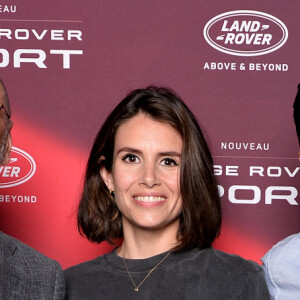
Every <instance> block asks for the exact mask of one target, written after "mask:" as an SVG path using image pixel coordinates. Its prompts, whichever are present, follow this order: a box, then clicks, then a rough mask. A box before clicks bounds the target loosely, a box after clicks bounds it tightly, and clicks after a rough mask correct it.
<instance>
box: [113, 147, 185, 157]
mask: <svg viewBox="0 0 300 300" xmlns="http://www.w3.org/2000/svg"><path fill="white" fill-rule="evenodd" d="M121 152H130V153H133V154H139V155H141V154H142V151H141V150H138V149H135V148H131V147H122V148H120V149H119V150H118V151H117V155H118V154H119V153H121ZM158 156H175V157H181V153H179V152H177V151H164V152H159V153H158Z"/></svg>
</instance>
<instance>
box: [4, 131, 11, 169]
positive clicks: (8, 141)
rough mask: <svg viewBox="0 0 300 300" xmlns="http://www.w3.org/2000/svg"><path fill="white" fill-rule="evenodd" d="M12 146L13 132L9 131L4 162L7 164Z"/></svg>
mask: <svg viewBox="0 0 300 300" xmlns="http://www.w3.org/2000/svg"><path fill="white" fill-rule="evenodd" d="M11 148H12V140H11V134H10V133H9V134H8V137H7V141H6V146H5V154H4V159H3V162H2V164H3V165H7V164H8V163H9V158H10V152H11Z"/></svg>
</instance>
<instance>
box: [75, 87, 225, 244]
mask: <svg viewBox="0 0 300 300" xmlns="http://www.w3.org/2000/svg"><path fill="white" fill-rule="evenodd" d="M139 113H144V114H146V115H147V116H149V117H150V118H152V119H154V120H157V121H160V122H164V123H167V124H169V125H171V126H172V127H173V128H175V129H176V130H177V131H178V132H179V133H180V135H181V137H182V139H183V151H182V159H181V166H180V168H181V169H180V191H181V195H182V202H183V211H182V213H181V216H180V227H179V232H178V239H179V243H178V245H176V247H175V248H174V249H173V250H184V249H190V248H194V247H198V248H200V249H203V248H207V247H211V244H212V242H213V241H214V239H215V238H216V237H217V236H218V235H219V233H220V227H221V219H222V209H221V202H220V197H219V193H218V188H217V183H216V179H215V176H214V171H213V160H212V156H211V153H210V151H209V148H208V146H207V143H206V141H205V139H204V136H203V133H202V131H201V129H200V126H199V124H198V122H197V120H196V118H195V117H194V115H193V114H192V112H191V111H190V110H189V108H188V107H187V106H186V105H185V104H184V102H183V101H182V100H181V98H180V97H179V96H178V95H177V94H176V93H175V92H174V91H172V90H171V89H168V88H162V87H160V88H158V87H155V86H150V87H148V88H145V89H137V90H134V91H132V92H131V93H129V94H128V95H127V96H126V97H125V99H124V100H122V101H121V102H120V103H119V104H118V105H117V107H116V108H115V109H114V110H113V111H112V112H111V114H110V115H109V116H108V117H107V119H106V121H105V122H104V124H103V125H102V127H101V129H100V131H99V133H98V135H97V137H96V139H95V142H94V145H93V147H92V150H91V153H90V156H89V159H88V163H87V168H86V173H85V179H84V188H83V192H82V196H81V200H80V203H79V209H78V229H79V231H80V233H81V234H84V235H85V236H86V237H87V238H88V239H89V240H90V241H93V242H98V243H100V242H102V241H104V240H107V241H109V242H112V241H113V240H114V239H117V238H121V237H122V236H123V231H122V224H121V213H120V212H119V209H118V207H117V205H116V203H115V201H114V198H113V197H112V196H111V195H110V194H109V191H108V189H107V187H106V185H105V182H104V180H103V179H102V178H101V176H100V174H99V169H100V167H101V166H103V165H104V167H105V168H106V169H107V170H108V171H111V170H112V163H113V153H114V142H115V136H116V132H117V130H118V128H119V127H120V126H121V125H122V124H123V123H124V122H126V121H127V120H129V119H131V118H133V117H134V116H136V115H137V114H139ZM101 157H105V160H103V159H101ZM102 164H103V165H102Z"/></svg>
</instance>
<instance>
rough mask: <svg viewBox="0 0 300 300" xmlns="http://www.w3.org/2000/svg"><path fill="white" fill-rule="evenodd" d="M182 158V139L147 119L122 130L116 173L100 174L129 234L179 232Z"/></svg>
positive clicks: (116, 152) (134, 121)
mask: <svg viewBox="0 0 300 300" xmlns="http://www.w3.org/2000/svg"><path fill="white" fill-rule="evenodd" d="M181 153H182V138H181V136H180V134H179V133H178V132H177V131H176V130H175V129H174V128H173V127H171V126H170V125H168V124H166V123H162V122H158V121H154V120H153V119H151V118H150V117H149V116H147V115H145V114H138V115H137V116H135V117H133V118H132V119H130V120H129V121H127V122H125V123H124V124H122V125H121V126H120V127H119V129H118V130H117V133H116V137H115V148H114V155H113V167H112V172H111V173H108V172H107V171H106V170H101V175H102V177H103V178H104V180H105V181H106V183H107V185H108V187H109V188H110V189H111V190H113V191H114V192H115V199H116V203H117V205H118V207H119V209H120V211H121V212H122V222H123V227H124V229H126V226H130V227H132V228H133V229H134V228H145V229H162V228H164V227H168V226H173V227H175V228H176V230H177V229H178V226H179V215H180V213H181V211H182V198H181V194H180V164H181Z"/></svg>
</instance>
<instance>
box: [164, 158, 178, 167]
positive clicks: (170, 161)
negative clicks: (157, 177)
mask: <svg viewBox="0 0 300 300" xmlns="http://www.w3.org/2000/svg"><path fill="white" fill-rule="evenodd" d="M162 165H164V166H167V167H173V166H178V163H177V162H176V161H175V160H174V159H172V158H165V159H163V160H162Z"/></svg>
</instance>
